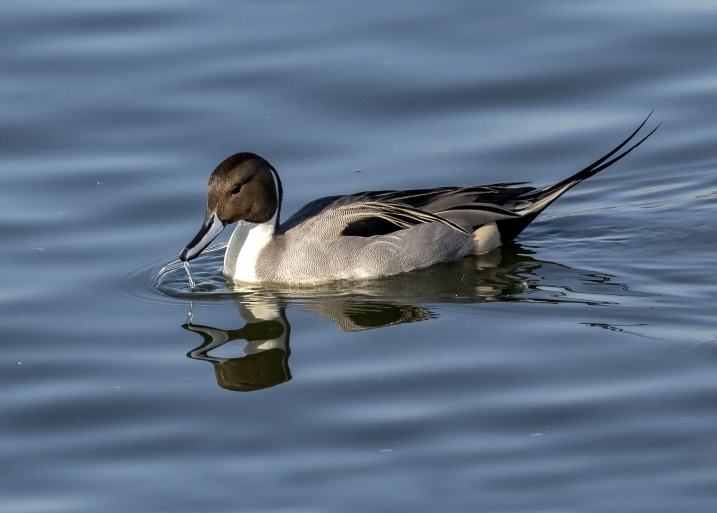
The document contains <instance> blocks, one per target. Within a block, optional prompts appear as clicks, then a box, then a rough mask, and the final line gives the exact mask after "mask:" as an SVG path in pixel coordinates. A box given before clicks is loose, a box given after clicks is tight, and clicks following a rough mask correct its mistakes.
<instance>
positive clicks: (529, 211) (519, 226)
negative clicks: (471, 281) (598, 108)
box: [496, 112, 662, 243]
mask: <svg viewBox="0 0 717 513" xmlns="http://www.w3.org/2000/svg"><path fill="white" fill-rule="evenodd" d="M650 116H652V112H650V114H649V115H648V116H647V117H646V118H645V120H644V121H643V122H642V124H640V126H639V127H637V130H635V131H634V132H633V133H632V134H630V136H629V137H628V138H627V139H625V140H624V141H623V142H622V143H620V145H618V146H617V147H616V148H614V149H613V150H612V151H611V152H610V153H608V154H606V155H604V156H602V157H601V158H599V159H598V160H596V161H595V162H593V163H592V164H590V165H589V166H587V167H586V168H585V169H582V170H580V171H578V172H577V173H575V174H574V175H572V176H571V177H569V178H566V179H565V180H563V181H561V182H558V183H556V184H555V185H551V186H550V187H547V188H545V189H543V190H540V191H532V192H530V193H528V194H526V195H525V196H523V197H519V198H516V200H517V201H518V202H521V203H520V204H519V206H517V207H516V209H515V211H516V213H522V216H521V217H520V218H519V219H506V220H503V221H498V222H497V223H496V224H497V226H498V230H499V231H500V235H501V240H502V241H503V243H506V242H508V241H510V240H512V239H514V238H515V237H517V236H518V235H519V234H520V232H522V231H523V230H524V229H525V228H526V227H527V226H528V225H529V224H530V223H531V222H533V220H534V219H535V218H536V217H538V215H539V214H540V213H541V212H542V211H543V210H545V209H546V208H547V207H548V206H549V205H550V204H551V203H553V202H554V201H555V200H556V199H558V198H559V197H560V196H562V195H563V194H564V193H565V192H567V191H568V190H570V189H572V188H573V187H574V186H576V185H577V184H579V183H580V182H582V181H584V180H586V179H588V178H590V177H591V176H594V175H596V174H597V173H599V172H600V171H602V170H603V169H606V168H608V167H610V166H611V165H613V164H614V163H615V162H617V161H619V160H620V159H622V158H623V157H625V156H627V155H628V154H629V153H630V152H631V151H632V150H634V149H635V148H637V147H638V146H640V145H641V144H642V143H643V142H645V140H647V138H648V137H650V136H651V135H652V134H654V133H655V130H657V129H658V128H660V125H662V123H659V124H658V125H657V126H656V127H655V128H653V129H652V131H651V132H650V133H649V134H647V135H646V136H645V137H643V138H642V139H640V140H639V141H638V142H637V143H635V144H633V145H632V146H630V147H629V148H628V149H627V150H625V151H623V152H622V153H620V154H619V155H618V156H616V157H614V158H613V155H615V154H616V153H618V152H619V151H620V150H621V149H622V148H624V147H625V145H627V144H628V143H629V142H630V141H631V140H632V139H633V138H634V137H635V136H636V135H637V133H638V132H639V131H640V130H642V127H644V126H645V123H647V120H648V119H650Z"/></svg>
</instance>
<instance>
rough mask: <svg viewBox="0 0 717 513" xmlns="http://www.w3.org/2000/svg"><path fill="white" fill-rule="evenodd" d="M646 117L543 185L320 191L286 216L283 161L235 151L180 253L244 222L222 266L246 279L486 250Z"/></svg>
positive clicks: (323, 276) (314, 276)
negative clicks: (277, 164) (576, 168)
mask: <svg viewBox="0 0 717 513" xmlns="http://www.w3.org/2000/svg"><path fill="white" fill-rule="evenodd" d="M648 118H649V116H648ZM646 122H647V119H646V120H645V121H643V123H642V124H641V125H640V126H639V127H638V128H637V130H635V131H634V132H633V133H632V135H630V137H628V138H627V139H626V140H625V141H624V142H623V143H622V144H620V145H619V146H617V147H616V148H615V149H614V150H612V151H611V152H610V153H608V154H607V155H605V156H604V157H602V158H600V159H598V160H597V161H595V162H594V163H592V164H590V165H589V166H588V167H586V168H585V169H583V170H582V171H580V172H578V173H576V174H574V175H573V176H571V177H570V178H567V179H565V180H563V181H562V182H559V183H557V184H555V185H552V186H550V187H547V188H545V189H542V190H538V189H536V188H534V187H528V186H525V184H526V183H527V182H512V183H498V184H492V185H478V186H473V187H439V188H436V189H418V190H409V191H371V192H359V193H356V194H349V195H346V196H328V197H325V198H320V199H317V200H314V201H312V202H310V203H308V204H306V205H304V206H303V207H302V208H301V209H299V211H298V212H296V213H295V214H294V215H292V216H291V217H290V218H289V219H287V220H286V221H284V222H281V221H280V214H281V202H282V198H283V189H282V186H281V180H280V179H279V174H278V173H277V172H276V169H274V167H273V166H272V165H271V164H269V162H267V161H266V160H264V159H263V158H261V157H260V156H258V155H255V154H253V153H237V154H235V155H232V156H231V157H229V158H227V159H226V160H224V162H222V163H221V164H219V166H218V167H217V168H216V169H215V170H214V172H213V173H212V175H211V176H210V177H209V184H208V185H207V213H206V216H205V218H204V223H203V224H202V228H201V229H200V230H199V233H197V235H196V236H195V237H194V239H192V241H191V242H190V243H189V245H187V247H186V248H184V250H183V251H182V253H181V255H180V259H181V260H183V261H185V262H186V261H189V260H192V259H194V258H196V257H198V256H199V255H200V253H201V252H202V251H203V250H204V249H205V248H206V247H207V246H208V245H209V243H211V242H212V241H213V240H214V238H215V237H216V236H217V235H219V233H220V232H221V231H222V230H223V229H224V228H225V227H226V226H227V225H229V224H232V223H237V222H238V223H239V225H238V226H237V227H236V229H235V230H234V233H233V234H232V236H231V239H230V240H229V245H228V246H227V249H226V253H225V255H224V274H225V276H227V277H228V278H232V279H235V280H240V281H246V282H275V283H289V284H291V283H317V282H326V281H332V280H340V279H356V278H374V277H380V276H388V275H392V274H397V273H401V272H405V271H411V270H413V269H420V268H423V267H427V266H430V265H432V264H435V263H438V262H450V261H453V260H457V259H460V258H463V257H465V256H467V255H471V254H474V255H478V254H482V253H486V252H488V251H491V250H493V249H495V248H497V247H498V246H500V245H501V244H504V243H506V242H508V241H510V240H512V239H514V238H515V237H516V236H517V235H518V234H519V233H520V232H522V231H523V230H524V229H525V228H526V227H527V226H528V225H529V224H530V223H531V222H532V221H533V220H534V219H535V218H536V217H537V216H538V215H539V214H540V213H541V212H542V211H543V210H545V208H546V207H547V206H548V205H550V204H551V203H552V202H553V201H555V200H556V199H558V198H559V197H560V196H561V195H562V194H563V193H565V192H566V191H567V190H568V189H570V188H572V187H574V186H575V185H577V184H578V183H580V182H582V181H583V180H585V179H587V178H589V177H591V176H593V175H595V174H596V173H598V172H600V171H602V170H603V169H605V168H607V167H608V166H610V165H612V164H614V163H615V162H617V161H618V160H620V159H621V158H623V157H624V156H625V155H627V154H628V153H630V152H631V151H632V150H634V149H635V148H636V147H638V146H639V145H640V144H642V142H643V141H645V139H647V138H648V137H649V136H650V135H652V133H653V132H654V131H655V130H656V129H657V128H655V129H654V130H652V132H650V133H649V134H647V136H645V137H644V138H643V139H641V140H640V141H639V142H637V143H636V144H634V145H633V146H631V147H629V148H628V149H627V150H625V151H623V152H622V153H620V154H619V155H617V156H614V155H615V154H617V153H618V152H619V151H620V150H621V149H622V148H623V147H624V146H625V145H626V144H628V142H630V141H631V140H632V138H633V137H635V135H636V134H637V133H638V132H639V131H640V129H641V128H642V127H643V126H644V125H645V123H646ZM658 127H659V125H658Z"/></svg>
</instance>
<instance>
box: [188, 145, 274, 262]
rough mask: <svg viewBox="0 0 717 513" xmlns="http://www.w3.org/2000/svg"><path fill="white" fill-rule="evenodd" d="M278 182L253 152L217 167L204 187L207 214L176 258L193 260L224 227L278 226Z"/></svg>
mask: <svg viewBox="0 0 717 513" xmlns="http://www.w3.org/2000/svg"><path fill="white" fill-rule="evenodd" d="M281 194H282V191H281V182H280V181H279V175H278V174H277V173H276V170H275V169H274V168H273V167H272V165H271V164H269V163H268V162H267V161H266V160H264V159H263V158H261V157H260V156H259V155H255V154H254V153H236V154H234V155H232V156H231V157H229V158H227V159H226V160H225V161H224V162H222V163H221V164H219V165H218V166H217V168H216V169H215V170H214V172H213V173H212V176H210V177H209V184H208V185H207V214H206V215H205V217H204V222H203V223H202V228H201V229H200V230H199V232H198V233H197V235H196V236H195V237H194V238H193V239H192V242H190V243H189V244H188V245H187V247H186V248H184V250H182V253H181V254H180V255H179V258H180V259H181V260H183V261H188V260H192V259H194V258H197V257H198V256H199V254H200V253H201V252H202V251H204V249H205V248H206V247H207V246H208V245H209V244H210V243H211V242H212V241H213V240H214V239H215V238H216V236H217V235H219V233H220V232H221V231H222V230H223V229H224V227H225V226H226V225H228V224H232V223H236V222H238V221H247V222H249V223H266V222H268V221H270V220H271V219H272V218H273V217H274V215H276V223H277V224H278V223H279V216H278V213H279V208H280V207H281Z"/></svg>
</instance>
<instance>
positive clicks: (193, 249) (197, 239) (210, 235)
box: [179, 212, 225, 262]
mask: <svg viewBox="0 0 717 513" xmlns="http://www.w3.org/2000/svg"><path fill="white" fill-rule="evenodd" d="M224 226H225V224H224V223H222V222H221V221H220V220H219V218H218V217H217V213H216V212H207V216H206V217H205V218H204V223H202V228H201V229H200V230H199V232H198V233H197V234H196V235H195V236H194V238H193V239H192V242H190V243H189V244H187V247H186V248H184V249H183V250H182V252H181V253H180V254H179V259H180V260H182V261H184V262H187V261H189V260H193V259H195V258H197V257H198V256H199V255H200V253H201V252H202V251H204V250H205V249H206V247H207V246H209V244H211V242H212V241H213V240H214V239H216V238H217V235H219V234H220V233H221V231H222V230H223V229H224Z"/></svg>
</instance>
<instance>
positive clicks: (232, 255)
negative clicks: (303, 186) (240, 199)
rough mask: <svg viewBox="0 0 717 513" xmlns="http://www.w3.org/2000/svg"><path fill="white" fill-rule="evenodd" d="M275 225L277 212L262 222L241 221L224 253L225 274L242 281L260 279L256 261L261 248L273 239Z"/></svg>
mask: <svg viewBox="0 0 717 513" xmlns="http://www.w3.org/2000/svg"><path fill="white" fill-rule="evenodd" d="M275 227H276V214H274V216H273V217H272V218H271V219H270V220H269V221H267V222H266V223H261V224H255V223H248V222H246V221H239V224H238V225H237V227H236V228H235V229H234V233H232V237H231V239H229V245H228V246H227V250H226V253H224V276H226V277H227V278H232V279H235V280H241V281H248V282H256V281H258V280H257V277H256V262H257V259H258V258H259V253H260V252H261V250H262V249H264V247H265V246H266V245H267V244H269V242H270V241H271V239H272V237H273V235H274V230H275Z"/></svg>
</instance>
